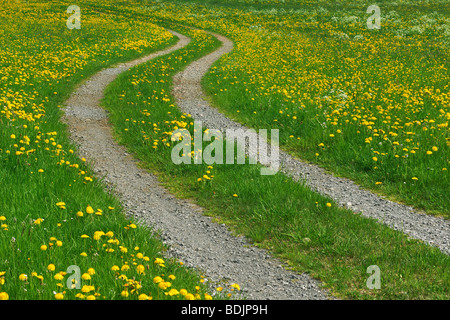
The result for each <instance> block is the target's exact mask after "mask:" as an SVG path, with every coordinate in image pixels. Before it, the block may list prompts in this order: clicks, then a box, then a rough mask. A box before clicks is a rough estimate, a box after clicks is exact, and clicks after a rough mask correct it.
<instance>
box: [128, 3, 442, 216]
mask: <svg viewBox="0 0 450 320" xmlns="http://www.w3.org/2000/svg"><path fill="white" fill-rule="evenodd" d="M129 3H132V1H130V2H129ZM226 3H229V4H231V3H234V4H236V6H233V7H229V6H227V5H225V4H226ZM239 3H241V2H239ZM265 3H266V2H265ZM294 3H295V4H296V6H297V5H298V10H294V9H293V8H291V9H293V10H290V9H289V5H285V4H280V5H279V6H278V5H274V6H272V8H270V9H269V8H267V6H266V5H264V6H262V5H261V4H260V3H258V2H257V1H247V2H246V4H247V5H245V6H244V5H238V3H237V2H235V1H230V2H228V1H214V4H216V5H214V6H212V5H202V4H199V3H198V2H197V3H196V4H193V3H192V1H183V2H182V3H181V2H179V3H178V2H177V1H164V2H161V1H160V2H153V1H149V2H146V3H144V4H143V3H140V5H139V6H138V7H136V6H135V7H134V8H133V10H134V12H147V13H148V14H150V15H152V16H153V17H157V18H160V19H164V20H170V21H173V22H178V23H181V24H185V25H192V26H196V27H198V28H202V29H207V30H211V31H214V32H217V33H220V34H223V35H225V36H227V37H229V38H230V39H232V40H233V41H234V42H235V44H236V45H235V48H234V50H233V52H231V53H230V55H228V56H227V57H226V58H224V59H221V60H220V61H218V62H217V63H216V64H215V66H214V68H212V70H211V72H209V73H208V75H207V76H206V77H205V78H204V82H203V85H204V88H205V89H206V92H207V93H209V94H210V96H211V97H212V98H213V100H214V104H215V106H216V107H217V108H218V109H219V110H220V111H221V112H223V113H225V114H226V115H227V116H229V117H231V118H233V119H236V120H237V121H239V122H241V123H243V124H245V125H247V126H252V127H254V128H279V129H280V143H281V146H282V148H284V149H286V150H287V151H288V152H291V153H292V154H294V155H296V156H299V157H300V158H301V159H304V160H308V161H311V162H314V163H317V164H319V165H321V166H323V167H325V168H327V169H328V170H330V171H332V172H334V173H335V174H338V175H341V176H345V177H347V178H350V179H352V180H354V181H355V182H357V183H358V184H360V185H362V186H363V187H365V188H368V189H370V190H372V191H374V192H377V193H380V194H383V195H384V196H385V197H389V198H390V199H391V200H394V201H398V202H402V203H406V204H408V205H412V206H414V207H415V208H417V209H421V210H424V211H426V213H427V214H435V215H441V216H444V217H446V218H448V217H449V210H450V209H449V208H450V205H449V197H448V196H447V193H448V189H449V185H450V175H449V171H448V169H449V168H448V164H449V161H450V158H449V156H450V136H449V132H450V131H449V126H448V125H449V124H448V121H449V119H450V112H449V109H448V108H449V99H448V90H449V86H448V83H449V72H448V70H449V64H448V60H446V59H445V58H446V57H447V56H448V49H449V44H450V38H449V34H450V33H449V30H450V25H449V24H448V19H446V12H448V10H447V11H446V8H447V7H448V6H443V5H441V6H442V10H437V11H436V12H433V10H434V9H435V8H436V6H437V4H436V3H433V4H431V3H429V2H427V3H425V2H422V4H420V5H418V2H416V1H408V2H403V3H402V4H401V5H398V4H393V3H388V2H385V3H383V4H380V7H381V19H382V27H381V29H379V30H377V29H373V30H370V29H368V28H367V25H366V21H367V19H368V17H369V16H370V14H367V13H366V9H367V7H366V6H364V3H369V2H368V1H358V2H357V1H346V2H345V3H344V2H343V3H341V4H340V5H338V6H334V5H331V6H328V5H324V3H325V2H324V1H295V2H294V1H293V2H291V4H294ZM266 4H267V3H266ZM307 4H309V5H307ZM314 4H316V5H315V6H313V5H314ZM250 5H251V6H250ZM303 5H306V6H305V7H303ZM264 7H266V9H263V8H264Z"/></svg>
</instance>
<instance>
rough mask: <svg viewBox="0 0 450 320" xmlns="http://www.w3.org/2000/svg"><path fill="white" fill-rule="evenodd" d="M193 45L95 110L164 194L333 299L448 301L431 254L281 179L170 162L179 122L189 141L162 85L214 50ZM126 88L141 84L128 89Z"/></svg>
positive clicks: (197, 40) (134, 75)
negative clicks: (319, 284)
mask: <svg viewBox="0 0 450 320" xmlns="http://www.w3.org/2000/svg"><path fill="white" fill-rule="evenodd" d="M170 27H171V28H172V29H174V30H179V31H180V32H182V33H185V34H187V35H188V36H191V37H192V36H194V34H192V32H191V31H189V30H185V29H180V27H178V26H175V25H173V26H170ZM193 39H194V41H192V42H191V44H190V45H189V46H188V47H186V48H185V49H182V50H180V51H179V52H175V53H172V54H169V55H167V56H164V57H161V58H158V59H156V60H154V61H151V62H149V63H147V64H145V65H141V66H137V67H135V68H134V69H132V70H130V71H129V72H128V73H126V74H122V75H121V76H120V77H119V78H118V79H117V81H116V82H114V83H113V84H111V85H110V86H109V87H108V90H107V95H106V97H105V99H104V101H103V104H104V106H105V108H107V109H108V111H109V112H110V117H111V122H112V124H113V126H114V130H115V134H116V136H117V138H118V140H119V141H120V142H121V143H122V144H124V145H125V146H127V148H128V149H129V151H130V152H132V153H133V154H134V155H135V156H136V157H137V158H139V159H140V160H142V161H143V165H144V166H145V167H146V168H148V169H149V170H151V171H152V172H154V173H156V174H157V175H158V177H159V179H160V181H161V182H162V183H163V184H164V185H165V186H166V187H167V188H168V189H169V190H170V191H171V192H173V193H174V194H176V195H177V196H179V197H187V198H191V199H193V200H194V201H195V202H196V203H198V204H199V205H201V206H202V207H204V208H205V209H206V210H207V212H208V214H210V215H212V216H214V217H215V218H216V219H217V221H220V222H225V223H227V224H228V225H230V226H231V227H232V229H233V230H234V232H236V233H237V234H243V235H245V236H247V237H248V238H250V239H252V240H253V241H254V242H255V244H257V245H259V246H261V247H264V248H267V249H269V250H270V251H271V252H272V253H273V254H274V255H276V256H278V257H280V258H282V259H284V260H285V261H287V262H288V263H289V264H290V266H291V267H292V269H294V270H296V271H299V272H308V273H309V274H311V275H312V276H314V277H316V278H319V279H320V280H322V281H323V283H324V286H325V287H326V288H329V289H331V292H332V293H333V294H334V295H336V296H338V297H341V298H348V299H448V289H449V288H448V283H449V281H448V280H449V274H448V270H449V268H448V267H449V262H450V261H449V258H448V256H447V255H445V254H443V253H441V252H440V251H439V250H438V249H436V248H432V247H430V246H427V245H425V244H423V243H421V242H420V241H417V240H413V239H409V238H408V237H407V236H406V235H404V234H403V233H401V232H397V231H394V230H391V229H389V228H388V227H386V226H384V225H381V224H379V223H376V222H375V221H373V220H371V219H367V218H364V217H362V216H360V215H357V214H354V213H353V212H351V211H349V210H344V209H341V208H339V207H337V205H336V204H335V203H334V202H333V201H332V200H330V199H328V198H326V197H323V196H321V195H319V194H317V193H314V192H312V191H310V190H309V189H308V188H306V187H305V186H303V185H301V184H299V183H297V182H294V181H292V180H291V179H289V178H286V177H285V176H283V175H282V174H276V175H274V176H261V175H260V166H256V165H249V164H246V165H217V164H216V165H213V166H212V168H211V167H208V166H207V165H206V164H202V165H194V164H192V165H174V164H173V163H172V160H171V150H172V148H173V146H174V145H175V142H171V141H170V137H171V132H173V130H174V129H175V128H176V127H179V126H180V123H181V122H185V123H187V125H186V128H187V129H188V130H190V132H191V135H192V134H193V131H192V129H193V120H194V119H191V118H189V116H187V115H183V114H181V113H180V112H179V111H178V109H177V108H176V107H175V105H174V102H173V98H172V97H171V96H170V94H169V92H170V88H171V80H170V79H171V77H172V76H173V75H174V74H175V73H176V72H177V71H179V70H182V69H183V68H184V66H186V65H187V64H188V63H189V62H191V61H193V60H195V59H196V58H198V57H199V56H200V55H204V54H206V53H207V52H209V51H210V50H211V49H212V48H214V47H215V46H214V41H213V40H212V39H211V37H209V36H206V35H202V34H197V35H195V36H194V38H193ZM135 79H141V80H142V81H141V82H140V83H139V84H138V85H132V84H131V82H132V81H134V80H135ZM144 79H145V81H144ZM161 80H164V81H161ZM124 93H126V95H124ZM156 97H158V99H156ZM162 98H166V99H169V100H166V101H164V102H163V101H162ZM155 142H156V145H155ZM166 144H168V145H166ZM208 171H209V172H208ZM204 175H207V176H208V178H209V179H208V178H205V177H204ZM198 179H200V181H198ZM234 195H237V196H234ZM327 203H330V204H332V205H331V207H329V206H327ZM370 265H378V266H379V267H380V269H381V279H382V280H381V281H382V288H381V289H380V290H369V289H367V287H366V280H367V278H368V277H369V274H367V273H366V269H367V267H369V266H370Z"/></svg>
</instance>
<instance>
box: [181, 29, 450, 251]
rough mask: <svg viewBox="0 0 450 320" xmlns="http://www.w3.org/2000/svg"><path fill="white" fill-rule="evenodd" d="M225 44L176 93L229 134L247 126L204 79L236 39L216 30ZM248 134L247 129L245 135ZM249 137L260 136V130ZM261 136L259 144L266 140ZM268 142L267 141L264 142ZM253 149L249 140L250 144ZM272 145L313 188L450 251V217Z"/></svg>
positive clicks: (291, 172) (188, 108) (288, 170)
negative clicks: (210, 97)
mask: <svg viewBox="0 0 450 320" xmlns="http://www.w3.org/2000/svg"><path fill="white" fill-rule="evenodd" d="M211 34H213V35H214V36H216V37H217V38H218V39H219V40H220V41H221V42H222V47H221V48H220V49H219V50H217V51H215V52H213V53H211V54H209V55H206V56H204V57H202V58H201V59H199V60H197V61H195V62H194V63H192V64H191V65H189V66H188V67H187V68H186V69H185V70H184V71H182V72H180V73H178V74H177V75H176V76H175V77H174V87H173V92H172V93H173V95H174V97H175V98H176V103H177V104H178V106H179V107H180V109H181V110H182V111H183V112H186V113H188V114H191V115H192V117H193V118H194V119H195V120H197V121H201V122H202V123H203V125H204V126H206V127H208V128H209V129H218V130H220V131H221V132H222V133H223V134H224V135H225V131H226V129H243V130H246V129H247V128H245V127H244V126H242V125H241V124H239V123H237V122H234V121H232V120H230V119H229V118H227V117H226V116H224V115H223V114H221V113H219V112H218V111H217V110H216V109H214V108H212V107H211V106H210V105H209V103H208V102H207V101H206V100H204V99H203V97H204V93H203V91H202V88H201V84H200V83H201V82H200V80H201V78H202V77H203V75H204V74H205V73H206V72H207V71H208V70H209V68H210V67H211V65H212V64H213V63H214V62H215V61H216V60H217V59H219V58H220V57H221V56H222V55H223V54H226V53H228V52H230V51H231V50H232V48H233V43H232V42H231V41H230V40H229V39H227V38H225V37H224V36H222V35H218V34H214V33H211ZM245 135H246V133H245V132H243V133H242V134H241V135H240V136H242V137H244V136H245ZM248 136H251V137H253V138H254V137H255V136H256V133H255V134H253V135H252V134H249V135H248ZM261 142H263V141H261V139H260V140H259V143H261ZM263 143H264V144H265V142H263ZM247 147H248V144H247ZM273 147H274V149H270V147H269V146H267V144H265V148H267V149H265V150H271V152H278V153H279V157H280V167H281V169H280V170H281V171H282V172H284V173H285V174H286V175H288V176H290V177H292V178H293V179H295V180H297V181H298V180H303V181H305V183H306V185H307V186H309V187H310V188H311V189H312V190H315V191H317V192H319V193H321V194H323V195H327V196H329V197H331V198H333V199H334V200H335V201H336V202H337V203H339V205H341V206H343V207H347V208H349V209H351V210H353V211H354V212H361V214H362V215H364V216H366V217H369V218H374V219H376V220H378V221H379V222H381V223H384V224H386V225H387V226H389V227H391V228H393V229H396V230H400V231H403V232H404V233H406V234H408V235H409V236H411V237H413V238H417V239H421V240H423V241H424V242H426V243H428V244H430V245H433V246H436V247H438V248H440V249H441V251H442V252H444V253H446V254H449V253H450V220H444V219H442V218H437V217H433V216H429V215H426V214H421V213H418V212H416V211H414V210H413V208H411V207H409V206H406V205H401V204H397V203H394V202H392V201H389V200H385V199H382V198H381V197H379V196H377V195H375V194H374V193H372V192H370V191H367V190H363V189H361V188H360V187H359V186H358V185H356V184H355V183H354V182H352V181H351V180H348V179H343V178H337V177H334V176H332V175H330V174H328V173H326V172H325V170H323V169H322V168H320V167H318V166H315V165H311V164H307V163H304V162H302V161H299V160H297V159H294V158H293V157H292V156H290V155H289V154H286V153H285V152H282V151H281V150H279V149H278V148H277V147H276V146H273ZM256 152H257V150H254V149H251V148H250V149H249V150H248V152H247V154H249V155H250V156H253V157H254V158H258V161H259V162H260V163H262V164H265V165H269V164H270V159H269V158H268V157H267V156H264V155H263V154H260V155H259V156H258V155H257V154H256Z"/></svg>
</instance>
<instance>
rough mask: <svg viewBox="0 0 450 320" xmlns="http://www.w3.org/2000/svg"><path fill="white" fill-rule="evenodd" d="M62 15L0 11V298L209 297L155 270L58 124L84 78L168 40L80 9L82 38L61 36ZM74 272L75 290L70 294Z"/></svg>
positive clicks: (184, 273) (157, 264) (157, 245)
mask: <svg viewBox="0 0 450 320" xmlns="http://www.w3.org/2000/svg"><path fill="white" fill-rule="evenodd" d="M69 5H70V3H61V2H60V1H58V2H48V3H34V2H32V1H30V2H27V3H14V2H2V12H1V13H0V17H1V19H0V30H7V31H8V32H7V33H5V34H4V37H2V38H1V39H0V44H1V46H0V48H1V49H0V71H1V74H2V78H1V79H0V99H1V100H0V101H1V103H2V107H3V108H2V111H1V113H0V124H1V125H0V188H1V190H2V192H1V195H0V224H1V229H0V252H1V260H0V299H8V298H9V299H12V300H22V299H24V300H47V299H55V298H56V299H77V298H79V299H138V298H139V299H186V298H187V299H205V298H210V297H211V296H209V295H207V294H206V293H207V288H206V286H204V285H202V284H201V282H202V279H201V277H200V275H198V274H197V273H196V272H193V271H192V270H189V269H187V268H185V267H184V266H182V263H179V262H176V261H172V260H171V261H165V262H164V260H163V259H162V251H163V250H164V249H165V248H164V246H163V244H162V243H161V242H160V241H159V240H158V239H157V238H156V237H155V236H154V235H153V234H152V232H151V231H150V230H149V229H148V228H147V227H143V226H140V225H139V224H137V223H133V221H130V220H129V219H127V218H126V217H125V215H124V214H123V209H122V207H121V205H120V202H119V200H118V199H117V198H116V197H114V196H112V195H110V194H109V193H107V192H105V186H104V185H103V184H102V183H101V182H99V181H98V180H97V179H95V177H93V171H92V170H91V168H90V166H89V165H88V164H86V163H85V162H84V161H82V159H81V160H80V159H79V157H78V156H77V155H76V154H77V149H76V147H75V146H74V145H73V144H72V143H71V141H70V140H69V137H68V134H67V128H66V126H65V125H63V124H62V123H61V121H60V116H61V111H60V109H59V107H60V106H61V105H62V104H63V102H64V101H65V100H66V99H67V98H68V96H69V94H70V93H71V92H72V91H73V90H74V89H75V86H76V85H77V84H79V83H80V81H81V80H82V79H85V78H87V77H88V76H90V75H92V74H94V73H95V72H97V71H99V70H100V69H102V68H104V67H107V66H110V65H112V64H114V63H117V62H121V61H129V60H131V59H133V58H137V57H139V56H142V55H144V54H147V53H150V52H153V51H157V50H158V49H161V48H164V47H167V46H169V45H172V44H173V43H174V42H175V41H176V38H174V37H172V35H171V34H170V33H168V32H166V31H165V30H164V29H162V28H160V27H158V26H156V25H154V24H151V23H147V22H143V21H132V22H130V21H129V20H128V19H125V18H121V17H119V16H112V15H104V14H99V13H98V12H95V11H92V10H89V9H88V8H87V7H83V5H82V4H81V5H80V6H81V8H82V12H83V18H82V28H81V29H80V30H76V29H74V30H69V29H67V27H66V19H67V18H68V16H69V14H67V13H66V10H67V7H68V6H69ZM30 35H33V37H30ZM38 35H39V36H38ZM4 48H7V50H4ZM71 266H72V268H69V267H71ZM77 268H79V271H80V274H79V276H80V277H81V278H78V279H77V277H75V278H74V279H76V280H77V284H80V285H81V289H71V288H70V285H69V287H67V280H68V279H69V276H71V275H75V276H76V274H73V272H75V271H76V270H77ZM226 293H228V290H227V289H225V290H223V291H222V293H220V294H219V295H218V296H216V297H222V298H227V297H226ZM211 294H212V293H211Z"/></svg>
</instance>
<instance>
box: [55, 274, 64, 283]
mask: <svg viewBox="0 0 450 320" xmlns="http://www.w3.org/2000/svg"><path fill="white" fill-rule="evenodd" d="M53 278H54V279H55V280H58V281H61V280H62V279H64V276H63V275H62V274H60V273H57V274H55V276H54V277H53Z"/></svg>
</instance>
